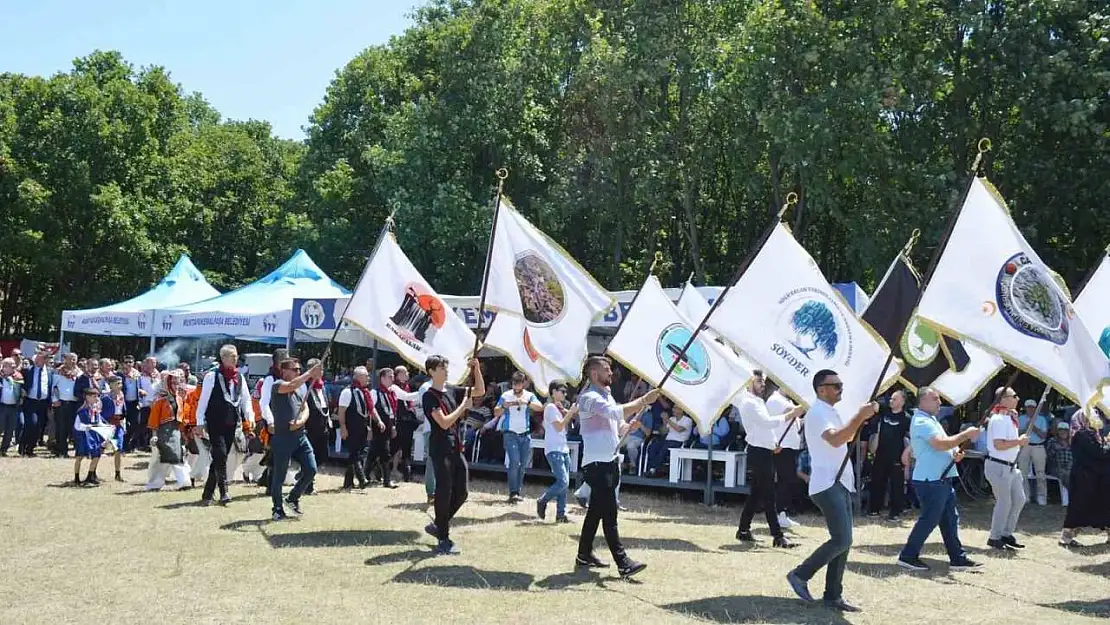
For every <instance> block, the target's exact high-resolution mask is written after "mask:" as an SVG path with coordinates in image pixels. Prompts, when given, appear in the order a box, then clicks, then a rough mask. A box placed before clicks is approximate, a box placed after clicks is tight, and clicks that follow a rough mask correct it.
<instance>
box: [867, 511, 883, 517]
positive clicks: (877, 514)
mask: <svg viewBox="0 0 1110 625" xmlns="http://www.w3.org/2000/svg"><path fill="white" fill-rule="evenodd" d="M880 514H881V513H880V512H879V511H877V510H872V511H871V512H868V513H867V516H868V518H872V519H874V518H878V517H879V515H880Z"/></svg>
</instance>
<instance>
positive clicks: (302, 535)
mask: <svg viewBox="0 0 1110 625" xmlns="http://www.w3.org/2000/svg"><path fill="white" fill-rule="evenodd" d="M418 538H420V534H419V533H417V532H407V531H394V530H320V531H315V532H295V533H289V534H267V535H266V540H268V541H269V542H270V546H271V547H273V548H274V549H286V548H290V547H316V548H319V547H391V546H396V545H412V544H415V543H416V540H417V539H418Z"/></svg>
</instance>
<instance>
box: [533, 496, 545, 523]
mask: <svg viewBox="0 0 1110 625" xmlns="http://www.w3.org/2000/svg"><path fill="white" fill-rule="evenodd" d="M536 516H538V517H540V520H541V521H546V520H547V502H546V501H544V500H542V499H537V500H536Z"/></svg>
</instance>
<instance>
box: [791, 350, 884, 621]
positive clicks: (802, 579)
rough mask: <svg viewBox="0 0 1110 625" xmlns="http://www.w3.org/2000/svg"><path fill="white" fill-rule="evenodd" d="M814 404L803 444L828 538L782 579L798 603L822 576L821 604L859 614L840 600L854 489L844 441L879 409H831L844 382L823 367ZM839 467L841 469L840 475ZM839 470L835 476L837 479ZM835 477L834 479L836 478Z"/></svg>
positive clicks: (812, 491)
mask: <svg viewBox="0 0 1110 625" xmlns="http://www.w3.org/2000/svg"><path fill="white" fill-rule="evenodd" d="M813 390H814V392H815V393H816V394H817V401H815V402H814V404H813V406H811V407H810V409H809V412H808V413H806V421H805V431H806V443H807V444H808V446H809V455H810V463H811V468H812V472H811V473H810V476H809V497H810V499H812V500H813V503H815V504H817V507H818V508H820V509H821V513H822V514H823V515H824V517H825V525H826V526H827V527H828V530H829V540H827V541H825V543H824V544H822V545H821V546H820V547H818V548H817V550H816V551H814V552H813V554H812V555H810V556H809V557H808V558H806V560H805V561H804V562H802V563H801V564H799V565H798V567H797V568H796V569H794V570H793V571H790V572H789V573H787V575H786V581H787V582H789V583H790V587H791V589H793V590H794V593H795V594H797V595H798V597H800V598H801V599H802V600H803V601H813V595H811V594H809V587H808V582H809V580H811V579H813V576H814V575H816V574H817V571H819V570H821V569H822V568H825V567H828V570H827V571H826V573H825V595H824V603H825V606H826V607H828V608H831V609H833V610H838V611H841V612H859V611H860V610H859V608H857V607H855V606H853V605H851V604H849V603H848V602H846V601H845V600H844V597H843V591H844V588H843V580H844V566H845V565H846V564H847V563H848V551H849V550H850V549H851V548H852V493H853V492H855V490H856V484H855V472H853V471H852V463H851V460H850V459H848V461H847V462H846V463H845V455H846V454H848V453H849V450H848V443H850V442H852V440H853V439H854V438H855V436H856V432H857V431H858V430H859V429H860V428H861V427H863V424H864V423H866V422H867V420H868V419H870V418H871V417H873V416H875V413H877V412H878V411H879V405H878V404H876V403H875V402H871V403H869V404H864V405H863V406H862V407H860V409H859V410H858V411H857V412H856V414H855V416H853V417H852V418H851V419H847V420H845V419H844V418H843V417H842V416H841V415H840V413H838V412H837V411H836V409H835V408H833V406H834V405H835V404H836V403H837V402H839V401H840V397H841V395H842V394H843V391H844V383H843V382H841V381H840V376H839V375H838V374H837V373H836V372H835V371H830V370H828V369H822V370H821V371H818V372H817V374H816V375H814V376H813ZM841 466H843V467H844V470H843V471H840V468H841ZM838 471H839V472H840V473H839V476H838ZM838 477H839V480H838V479H837V478H838Z"/></svg>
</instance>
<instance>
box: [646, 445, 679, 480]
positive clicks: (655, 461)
mask: <svg viewBox="0 0 1110 625" xmlns="http://www.w3.org/2000/svg"><path fill="white" fill-rule="evenodd" d="M679 447H682V443H680V442H678V441H668V440H662V441H661V440H655V441H653V442H652V444H651V445H650V446H649V447H648V466H647V470H648V471H649V472H653V471H658V470H659V467H661V466H663V462H664V461H666V460H667V458H668V457H669V455H670V453H671V450H672V449H678V448H679Z"/></svg>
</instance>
